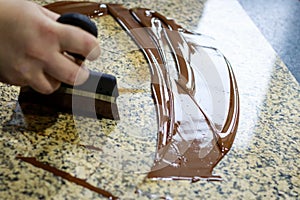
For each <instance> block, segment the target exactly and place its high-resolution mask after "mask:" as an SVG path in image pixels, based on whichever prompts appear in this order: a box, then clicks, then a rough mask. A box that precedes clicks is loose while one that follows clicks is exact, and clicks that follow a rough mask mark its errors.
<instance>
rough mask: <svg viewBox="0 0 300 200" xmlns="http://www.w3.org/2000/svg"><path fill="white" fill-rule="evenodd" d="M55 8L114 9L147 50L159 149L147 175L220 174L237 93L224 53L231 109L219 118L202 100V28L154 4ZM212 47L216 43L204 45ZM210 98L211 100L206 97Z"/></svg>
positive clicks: (62, 9) (95, 13)
mask: <svg viewBox="0 0 300 200" xmlns="http://www.w3.org/2000/svg"><path fill="white" fill-rule="evenodd" d="M45 7H46V8H48V9H50V10H52V11H54V12H57V13H60V14H62V13H67V12H79V13H82V14H85V15H88V16H90V17H92V18H96V17H101V16H104V15H111V16H112V17H114V19H115V20H116V21H117V22H118V23H119V24H120V25H121V26H122V27H123V28H124V30H125V31H127V33H128V34H129V35H130V36H131V38H132V39H133V40H134V41H135V43H136V44H137V45H138V46H139V47H140V49H141V51H142V52H143V53H144V56H145V58H146V59H147V61H148V63H149V67H150V73H151V81H152V82H151V89H152V97H153V100H154V102H155V105H156V109H157V116H158V133H157V152H156V158H155V160H154V165H153V167H152V169H151V171H150V172H149V173H148V176H147V177H148V178H152V179H165V180H169V179H171V180H178V179H184V180H190V181H192V182H194V181H197V180H200V179H203V178H204V179H208V180H220V177H219V176H214V175H213V174H212V171H213V168H214V167H215V166H216V165H217V164H218V163H219V162H220V160H221V159H222V158H223V157H224V156H225V154H226V153H227V152H228V151H229V149H230V148H231V146H232V144H233V141H234V138H235V135H236V131H237V126H238V119H239V95H238V89H237V83H236V80H235V77H234V74H233V71H232V68H231V66H230V64H229V62H228V61H227V59H226V58H225V57H224V56H223V55H222V54H220V55H221V57H222V59H223V60H224V63H225V65H224V66H225V67H226V70H225V71H226V73H225V74H222V76H223V77H227V78H226V79H227V83H228V85H229V86H228V88H229V89H228V93H229V95H228V98H229V100H228V109H224V110H226V113H225V117H224V120H223V122H222V123H221V124H220V123H216V122H215V121H214V120H213V119H212V117H211V116H210V115H209V114H207V112H206V109H204V108H203V106H202V103H201V101H203V99H204V100H205V98H206V97H203V95H202V97H201V99H202V100H201V101H200V100H199V99H200V98H199V95H200V96H201V84H200V83H201V79H202V78H203V77H201V69H203V66H200V65H201V64H199V62H197V59H198V58H199V55H201V51H200V50H199V47H200V46H201V45H199V41H197V36H199V34H197V33H193V32H191V31H188V30H186V29H184V28H183V27H181V26H180V25H178V24H177V23H176V22H175V21H174V20H171V19H168V18H166V17H165V16H163V15H161V14H159V13H158V12H155V11H153V10H150V9H145V8H134V9H127V8H125V7H124V6H122V5H120V4H102V3H92V2H57V3H53V4H50V5H47V6H45ZM203 48H206V49H210V50H214V51H216V52H217V50H216V49H214V48H213V47H207V46H206V47H203ZM207 100H209V99H208V98H207Z"/></svg>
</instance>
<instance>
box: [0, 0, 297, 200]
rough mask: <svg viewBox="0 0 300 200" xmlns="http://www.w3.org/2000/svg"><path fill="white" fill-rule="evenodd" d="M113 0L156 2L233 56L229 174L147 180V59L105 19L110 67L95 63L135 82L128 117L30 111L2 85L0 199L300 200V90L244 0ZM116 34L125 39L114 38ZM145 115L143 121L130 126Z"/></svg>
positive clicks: (150, 151) (123, 101) (221, 167)
mask: <svg viewBox="0 0 300 200" xmlns="http://www.w3.org/2000/svg"><path fill="white" fill-rule="evenodd" d="M35 2H37V3H40V4H41V5H45V4H47V3H51V2H54V1H52V0H45V1H38V0H36V1H35ZM108 2H110V1H106V2H104V3H108ZM113 2H117V3H124V5H125V6H126V7H128V8H133V7H146V8H151V9H153V10H156V11H159V12H160V13H162V14H164V15H165V16H168V17H171V18H174V19H175V20H176V22H178V23H179V24H180V25H182V26H183V27H185V28H187V29H189V30H193V31H196V32H200V33H203V34H205V35H208V36H210V37H212V38H214V44H215V45H217V46H218V48H219V49H220V50H221V52H222V53H223V54H225V55H226V57H227V58H228V60H229V61H230V62H231V65H232V67H233V71H234V73H235V77H236V79H237V84H238V88H239V93H240V122H239V128H238V132H237V134H236V138H235V141H234V143H233V146H232V148H231V150H230V151H229V153H228V154H227V155H226V156H225V157H224V158H223V159H222V160H221V161H220V163H219V164H218V165H217V166H216V167H215V169H214V173H215V174H217V175H220V176H221V177H222V178H223V181H216V182H209V181H205V180H201V181H198V182H195V183H191V182H189V181H163V180H149V179H145V177H146V172H147V171H149V169H150V168H151V165H152V163H153V155H154V153H155V145H156V134H157V130H156V123H157V122H156V121H157V120H156V118H155V117H154V116H156V114H155V109H154V106H153V105H152V98H151V90H150V87H149V83H150V82H149V81H150V74H148V72H149V71H148V68H147V67H148V65H147V62H146V61H145V59H144V57H143V55H142V53H141V52H139V51H138V49H137V48H136V47H135V46H134V43H132V42H130V41H128V40H124V38H126V37H128V36H127V35H126V33H125V32H124V31H123V30H122V28H121V27H120V26H117V23H116V22H115V21H114V20H113V19H112V18H111V17H106V18H103V19H105V20H103V19H101V20H100V21H98V22H97V23H98V26H99V30H100V31H99V32H100V37H99V43H100V46H101V48H102V56H101V59H100V60H99V61H98V62H100V64H99V65H97V66H102V67H103V66H105V68H95V66H94V65H91V68H93V69H95V70H101V71H107V72H110V73H113V74H115V75H116V76H117V78H118V81H119V83H120V86H119V87H120V88H130V89H132V90H122V91H120V94H121V95H120V105H119V109H120V113H121V116H123V117H124V116H125V118H126V119H127V120H125V121H122V120H121V121H120V122H116V121H111V120H105V119H103V120H97V119H91V118H85V117H77V116H72V115H70V114H64V113H60V114H59V115H58V116H56V117H53V116H43V117H41V116H40V117H31V118H30V117H28V116H27V117H25V116H24V115H23V114H22V112H21V111H20V109H19V107H18V102H17V99H18V91H19V88H18V87H15V86H8V85H5V84H1V85H0V87H1V90H0V91H1V101H0V105H1V106H0V113H1V117H0V120H1V125H0V148H1V152H0V199H102V198H103V199H106V198H105V197H103V196H102V195H100V194H98V193H96V192H94V191H93V189H91V188H101V189H103V190H105V191H108V192H110V193H111V194H113V195H115V196H118V197H120V198H121V199H299V198H300V197H299V196H300V169H299V168H300V167H299V166H300V159H299V151H300V148H299V133H300V87H299V84H298V83H297V82H296V80H295V78H294V77H293V76H292V75H291V73H290V72H289V71H288V69H287V67H286V66H285V64H284V63H283V62H282V61H281V59H280V58H279V57H278V56H277V54H276V53H275V51H274V50H273V49H272V47H271V46H270V45H269V44H268V42H267V41H266V40H265V38H264V37H263V36H262V34H261V33H260V32H259V31H258V29H257V28H256V27H255V25H254V24H253V23H252V21H251V20H250V18H249V17H248V16H247V14H246V13H245V12H244V10H243V9H242V7H241V6H240V5H239V3H238V2H237V1H236V0H228V1H219V0H207V1H198V0H191V1H183V2H182V1H177V0H171V1H167V2H166V1H159V0H157V1H148V0H139V1H128V2H127V1H113ZM116 35H117V38H119V39H123V40H122V41H117V40H112V39H110V37H112V36H116ZM124 41H125V42H124ZM121 42H122V43H121ZM116 44H117V45H116ZM120 44H122V45H120ZM112 48H114V51H111V49H112ZM121 52H122V53H121ZM124 52H125V54H126V56H125V57H121V55H124ZM133 72H134V73H133ZM141 77H143V78H141ZM133 91H135V92H133ZM136 91H138V92H136ZM122 105H123V106H122ZM141 113H143V115H141ZM141 116H142V118H141ZM136 121H138V122H139V124H138V125H132V124H130V123H131V122H136ZM128 124H130V126H128ZM124 133H126V134H124ZM95 147H97V148H95ZM20 155H21V156H22V157H27V158H32V159H33V158H34V159H35V160H37V161H39V162H40V163H44V164H45V165H46V164H47V166H48V165H49V166H51V167H53V168H55V169H58V170H59V172H62V173H66V174H69V177H75V178H78V179H81V180H84V181H86V182H87V183H88V184H89V185H90V187H83V186H81V185H78V184H75V183H73V182H72V181H70V178H69V179H68V178H67V179H66V178H62V176H57V175H55V173H50V172H49V170H48V171H47V170H45V167H43V166H41V165H42V164H41V165H40V166H37V165H36V166H35V165H32V164H30V163H28V162H24V160H21V159H17V156H20ZM25 161H26V160H25ZM136 172H139V173H136Z"/></svg>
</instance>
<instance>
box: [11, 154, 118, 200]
mask: <svg viewBox="0 0 300 200" xmlns="http://www.w3.org/2000/svg"><path fill="white" fill-rule="evenodd" d="M16 158H17V159H19V160H22V161H24V162H27V163H30V164H32V165H33V166H35V167H38V168H41V169H43V170H45V171H48V172H51V173H52V174H54V175H55V176H59V177H61V178H63V179H66V180H68V181H70V182H73V183H76V184H77V185H80V186H82V187H85V188H87V189H89V190H92V191H94V192H96V193H98V194H100V195H102V196H104V197H107V198H109V199H119V198H118V197H116V196H114V195H112V194H111V193H110V192H108V191H105V190H103V189H101V188H97V187H95V186H93V185H91V184H89V183H88V182H86V180H84V179H80V178H76V177H75V176H72V175H71V174H69V173H67V172H64V171H62V170H59V169H57V168H55V167H52V166H50V165H48V164H45V163H43V162H40V161H38V160H37V159H36V158H32V157H22V156H17V157H16Z"/></svg>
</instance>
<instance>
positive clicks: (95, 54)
mask: <svg viewBox="0 0 300 200" xmlns="http://www.w3.org/2000/svg"><path fill="white" fill-rule="evenodd" d="M100 52H101V50H100V46H99V45H97V46H95V47H94V48H93V49H92V51H90V53H89V54H88V55H87V57H86V58H87V59H88V60H96V59H97V58H98V57H99V56H100Z"/></svg>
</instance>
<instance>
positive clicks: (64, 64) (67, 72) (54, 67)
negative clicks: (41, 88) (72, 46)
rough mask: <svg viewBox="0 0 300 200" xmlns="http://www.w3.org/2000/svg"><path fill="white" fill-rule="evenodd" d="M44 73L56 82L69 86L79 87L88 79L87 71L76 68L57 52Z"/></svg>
mask: <svg viewBox="0 0 300 200" xmlns="http://www.w3.org/2000/svg"><path fill="white" fill-rule="evenodd" d="M54 56H55V57H54V58H53V59H52V61H51V62H50V63H49V65H48V66H47V67H46V68H45V69H44V71H45V72H46V73H47V74H49V75H50V76H52V77H54V78H55V79H56V80H58V81H61V82H64V83H67V84H69V85H80V84H82V83H84V82H85V81H86V80H87V79H88V77H89V71H88V70H87V69H86V68H84V67H80V66H78V65H77V64H76V63H74V62H72V61H71V60H70V59H68V58H67V57H66V56H64V55H63V54H61V53H59V52H57V53H56V54H55V55H54Z"/></svg>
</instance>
